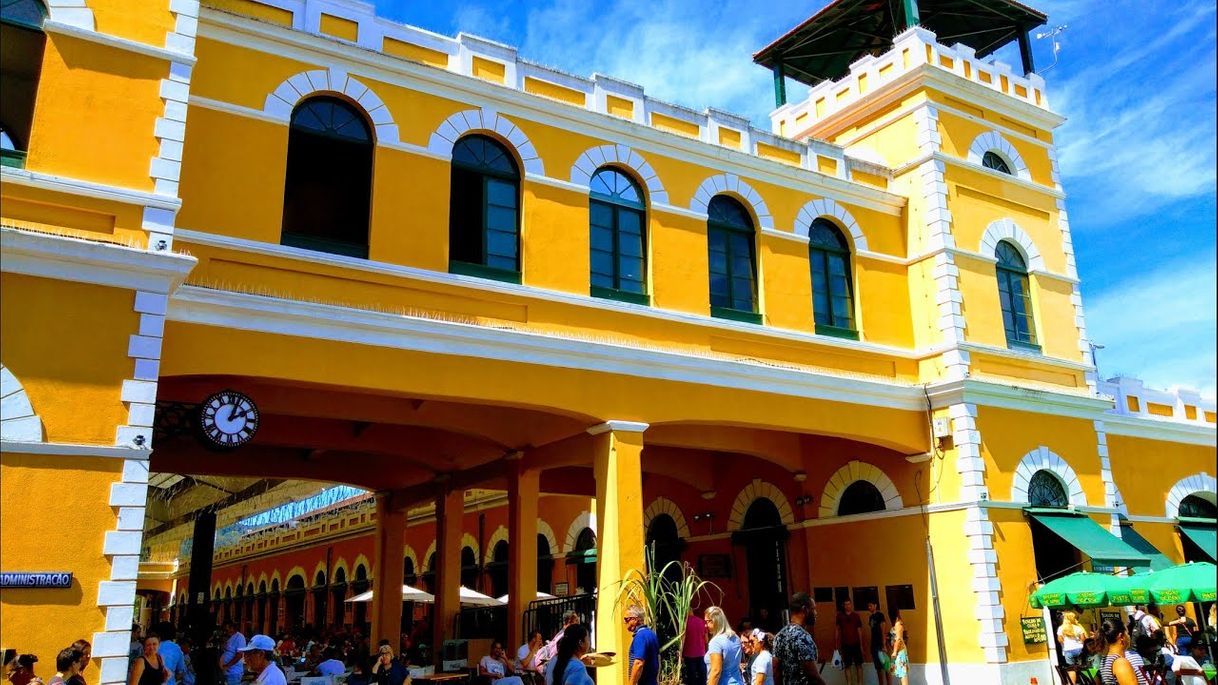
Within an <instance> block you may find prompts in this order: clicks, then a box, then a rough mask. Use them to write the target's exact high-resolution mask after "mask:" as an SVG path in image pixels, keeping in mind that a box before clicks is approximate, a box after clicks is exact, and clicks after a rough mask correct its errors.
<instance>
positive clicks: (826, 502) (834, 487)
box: [819, 459, 905, 518]
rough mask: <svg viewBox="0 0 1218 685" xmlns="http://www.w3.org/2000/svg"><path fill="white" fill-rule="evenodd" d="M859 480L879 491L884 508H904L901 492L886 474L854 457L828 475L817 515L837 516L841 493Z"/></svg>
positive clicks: (890, 509) (889, 509)
mask: <svg viewBox="0 0 1218 685" xmlns="http://www.w3.org/2000/svg"><path fill="white" fill-rule="evenodd" d="M861 480H862V481H866V482H868V483H871V484H872V485H874V486H875V488H876V489H877V490H879V491H880V495H881V496H882V497H883V498H884V509H885V510H887V511H896V510H897V509H902V508H904V506H905V504H904V502H902V500H901V493H899V492H897V486H896V484H894V483H893V482H892V479H891V478H889V477H888V474H886V473H884V472H883V471H881V470H880V468H879V467H878V466H876V465H874V464H868V463H867V462H865V461H859V460H857V459H855V460H852V461H849V462H846V464H845V465H843V466H842V467H841V468H839V469H838V470H837V471H834V472H833V475H832V476H829V482H828V483H826V484H825V490H824V492H822V493H821V496H820V510H819V516H820V517H821V518H826V517H829V516H837V509H838V505H839V504H840V503H841V499H842V493H844V492H846V489H847V488H849V487H850V486H851V485H853V484H855V483H857V482H859V481H861Z"/></svg>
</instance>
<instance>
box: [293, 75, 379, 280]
mask: <svg viewBox="0 0 1218 685" xmlns="http://www.w3.org/2000/svg"><path fill="white" fill-rule="evenodd" d="M373 148H374V145H373V142H372V131H371V129H370V128H369V127H368V122H367V121H366V120H365V118H364V115H363V113H361V112H360V111H358V110H356V109H355V108H354V107H353V106H351V105H349V104H347V102H346V101H344V100H340V99H339V98H336V97H330V96H318V97H312V98H309V99H307V100H305V101H303V102H301V103H300V104H299V105H297V106H296V109H294V110H292V125H291V128H290V129H289V132H288V169H287V175H286V177H285V179H284V189H283V235H282V237H281V239H280V240H281V242H282V243H283V244H284V245H291V246H292V247H302V248H304V249H306V250H316V251H318V252H330V253H333V254H340V255H347V256H350V257H361V258H366V257H367V256H368V215H369V205H370V203H371V199H372V152H373Z"/></svg>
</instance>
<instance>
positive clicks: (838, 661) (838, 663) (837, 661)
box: [833, 649, 842, 671]
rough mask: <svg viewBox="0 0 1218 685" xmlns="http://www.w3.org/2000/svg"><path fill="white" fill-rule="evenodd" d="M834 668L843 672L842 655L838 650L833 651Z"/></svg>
mask: <svg viewBox="0 0 1218 685" xmlns="http://www.w3.org/2000/svg"><path fill="white" fill-rule="evenodd" d="M833 668H836V669H837V670H839V671H840V670H842V653H841V652H839V651H838V650H836V649H835V650H833Z"/></svg>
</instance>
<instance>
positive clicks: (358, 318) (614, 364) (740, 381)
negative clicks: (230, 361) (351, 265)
mask: <svg viewBox="0 0 1218 685" xmlns="http://www.w3.org/2000/svg"><path fill="white" fill-rule="evenodd" d="M168 319H169V320H171V321H180V322H184V323H195V324H201V325H211V326H221V327H225V328H231V329H237V330H253V331H261V332H266V333H276V334H281V335H288V336H299V337H307V338H315V339H323V340H336V341H343V342H356V343H360V344H368V345H378V346H384V347H391V348H397V349H410V350H417V351H421V352H428V353H434V354H446V355H463V356H471V357H482V358H488V359H500V360H504V361H515V362H521V363H527V364H540V365H546V366H559V367H564V368H582V369H588V370H591V371H602V372H606V373H620V374H626V375H631V376H638V377H643V378H649V379H657V378H658V379H664V380H671V381H678V382H694V383H703V384H709V385H714V386H720V387H729V388H740V389H751V390H756V391H760V392H767V393H772V394H786V395H791V396H796V397H815V398H819V399H827V400H831V401H840V402H847V403H852V404H867V405H872V406H884V407H891V408H897V409H908V410H922V409H924V408H925V399H924V398H923V397H922V393H921V390H920V388H916V387H914V386H906V385H899V384H895V383H883V382H879V381H870V380H861V379H854V378H844V377H840V376H835V375H832V374H824V373H819V372H816V371H811V370H800V369H793V368H781V367H776V366H772V365H768V364H760V363H752V362H750V361H748V360H745V359H718V358H707V357H700V356H694V355H688V354H682V353H678V352H670V351H658V350H646V349H639V348H633V347H628V346H625V345H617V344H610V343H603V342H596V341H588V340H580V339H567V338H560V337H557V336H555V335H545V334H538V333H531V332H526V331H510V330H498V329H490V328H484V327H482V326H477V325H472V324H465V323H453V322H448V321H438V320H434V319H428V318H421V317H414V316H409V315H396V314H388V313H383V312H370V311H364V310H358V309H352V308H348V307H340V306H335V305H325V304H317V303H311V302H299V301H292V300H284V299H278V298H272V297H265V296H261V295H249V294H243V293H232V292H224V291H213V290H208V289H205V288H198V287H194V286H183V287H181V288H179V289H178V291H177V293H175V295H174V296H173V299H172V302H171V307H170V310H169V316H168Z"/></svg>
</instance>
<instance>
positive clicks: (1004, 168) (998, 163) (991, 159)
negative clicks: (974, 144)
mask: <svg viewBox="0 0 1218 685" xmlns="http://www.w3.org/2000/svg"><path fill="white" fill-rule="evenodd" d="M981 166H983V167H985V168H987V169H993V170H994V171H1001V172H1002V173H1004V174H1009V173H1011V167H1010V166H1008V165H1007V162H1006V160H1005V159H1003V158H1002V157H1000V156H998V154H997V153H995V152H986V153H985V154H984V155H983V156H982V157H981Z"/></svg>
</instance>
